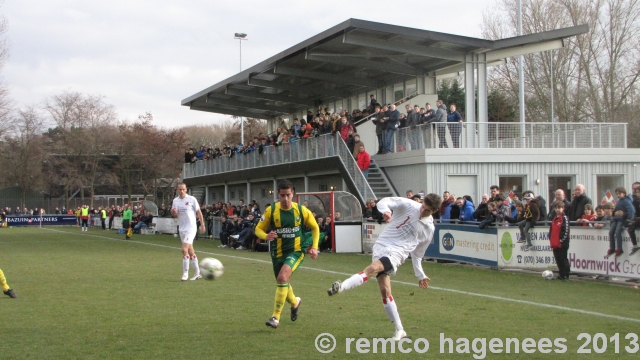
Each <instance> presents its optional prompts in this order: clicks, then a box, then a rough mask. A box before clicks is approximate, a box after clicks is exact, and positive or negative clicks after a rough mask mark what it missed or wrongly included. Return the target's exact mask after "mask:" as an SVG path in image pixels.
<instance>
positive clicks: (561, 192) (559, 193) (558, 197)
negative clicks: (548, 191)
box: [547, 189, 571, 220]
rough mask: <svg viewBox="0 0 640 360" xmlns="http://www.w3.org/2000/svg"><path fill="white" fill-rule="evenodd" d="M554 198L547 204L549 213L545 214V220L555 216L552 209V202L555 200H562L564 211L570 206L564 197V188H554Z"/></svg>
mask: <svg viewBox="0 0 640 360" xmlns="http://www.w3.org/2000/svg"><path fill="white" fill-rule="evenodd" d="M554 199H555V200H554V201H552V202H551V204H549V213H548V215H547V220H553V219H554V218H555V216H556V212H555V210H554V209H553V206H554V203H555V202H556V201H562V202H563V203H564V209H563V211H564V212H566V211H568V210H569V208H570V207H571V203H570V202H569V201H568V200H567V198H566V197H565V195H564V190H562V189H558V190H556V192H555V198H554ZM564 212H563V214H565V213H564ZM565 215H566V214H565Z"/></svg>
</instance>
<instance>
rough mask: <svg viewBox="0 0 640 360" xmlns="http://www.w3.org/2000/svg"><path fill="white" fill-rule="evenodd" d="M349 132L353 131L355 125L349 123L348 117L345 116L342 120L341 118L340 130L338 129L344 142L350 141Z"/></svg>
mask: <svg viewBox="0 0 640 360" xmlns="http://www.w3.org/2000/svg"><path fill="white" fill-rule="evenodd" d="M349 130H351V131H353V125H351V124H349V123H348V122H347V117H346V116H343V117H342V118H340V128H339V129H338V131H339V132H340V137H341V138H342V140H344V142H347V140H348V139H349Z"/></svg>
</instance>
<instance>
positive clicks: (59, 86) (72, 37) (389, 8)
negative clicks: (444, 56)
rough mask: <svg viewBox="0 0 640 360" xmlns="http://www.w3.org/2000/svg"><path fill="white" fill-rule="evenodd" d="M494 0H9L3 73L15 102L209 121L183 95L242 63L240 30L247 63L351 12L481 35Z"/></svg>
mask: <svg viewBox="0 0 640 360" xmlns="http://www.w3.org/2000/svg"><path fill="white" fill-rule="evenodd" d="M495 1H496V0H464V1H462V0H449V1H446V2H445V3H442V2H439V1H430V0H427V1H424V0H422V1H400V2H393V1H377V0H368V1H348V0H347V1H345V0H341V1H334V0H323V1H319V2H318V1H299V0H298V1H290V0H279V1H275V2H274V1H258V0H254V1H245V0H234V1H220V0H209V1H202V0H191V1H177V0H175V1H168V0H154V1H142V0H127V1H122V0H110V1H89V0H84V1H72V0H47V1H42V0H37V1H36V0H4V3H3V4H2V5H1V6H0V13H1V14H3V15H4V16H5V18H6V19H7V21H8V25H9V30H8V33H7V38H8V41H9V44H10V57H9V60H8V62H7V64H6V66H5V67H4V69H3V70H2V73H1V74H0V75H1V76H2V78H3V79H4V81H5V83H6V84H7V85H8V87H9V89H10V91H11V97H12V98H13V100H14V101H15V104H16V107H21V106H25V105H41V104H43V103H44V100H45V99H46V98H48V97H50V96H53V95H56V94H60V93H62V92H63V91H74V92H80V93H84V94H91V95H102V96H104V98H105V102H107V103H109V104H112V105H114V106H115V107H116V110H117V112H118V117H119V119H121V120H124V119H129V120H132V119H136V118H137V117H138V115H140V114H145V113H146V112H150V113H152V114H153V117H154V124H155V125H158V126H160V127H163V128H174V127H179V126H184V125H195V124H211V123H214V122H219V121H224V120H225V119H227V118H229V117H228V116H224V115H221V114H213V113H206V112H201V111H192V110H189V108H188V107H185V106H181V105H180V102H181V100H182V99H184V98H186V97H188V96H191V95H193V94H195V93H197V92H199V91H201V90H203V89H205V88H206V87H209V86H211V85H213V84H215V83H218V82H220V81H222V80H224V79H226V78H228V77H231V76H233V75H235V74H237V73H238V72H239V69H240V64H239V62H240V61H239V43H238V40H235V39H234V38H233V35H234V33H236V32H243V33H246V34H248V36H247V39H248V41H243V43H242V68H243V69H246V68H248V67H251V66H253V65H255V64H257V63H259V62H261V61H263V60H265V59H267V58H268V57H271V56H273V55H275V54H277V53H279V52H281V51H283V50H285V49H288V48H289V47H292V46H294V45H296V44H298V43H300V42H302V41H304V40H306V39H308V38H310V37H312V36H314V35H316V34H318V33H319V32H321V31H324V30H326V29H328V28H330V27H332V26H334V25H336V24H339V23H341V22H343V21H345V20H347V19H349V18H356V19H362V20H369V21H376V22H382V23H388V24H393V25H401V26H407V27H413V28H418V29H425V30H432V31H438V32H444V33H451V34H457V35H465V36H471V37H480V34H481V23H482V14H483V12H486V11H489V10H490V9H491V8H493V7H494V6H495ZM274 4H275V5H274Z"/></svg>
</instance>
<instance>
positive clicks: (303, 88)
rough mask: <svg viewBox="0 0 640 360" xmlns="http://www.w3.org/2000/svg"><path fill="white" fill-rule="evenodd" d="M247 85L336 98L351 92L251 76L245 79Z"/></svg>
mask: <svg viewBox="0 0 640 360" xmlns="http://www.w3.org/2000/svg"><path fill="white" fill-rule="evenodd" d="M247 85H250V86H259V87H266V88H271V89H280V90H287V91H294V92H300V93H304V94H318V95H323V96H333V97H337V98H346V97H349V96H351V93H350V92H348V91H342V90H331V89H325V88H322V87H320V86H314V87H310V86H307V85H292V84H285V83H281V82H277V81H268V80H260V79H252V78H249V81H247Z"/></svg>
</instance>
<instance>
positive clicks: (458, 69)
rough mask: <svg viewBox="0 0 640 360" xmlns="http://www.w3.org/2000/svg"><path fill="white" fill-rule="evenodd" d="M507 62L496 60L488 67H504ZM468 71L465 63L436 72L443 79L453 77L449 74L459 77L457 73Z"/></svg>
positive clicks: (490, 62) (489, 63)
mask: <svg viewBox="0 0 640 360" xmlns="http://www.w3.org/2000/svg"><path fill="white" fill-rule="evenodd" d="M506 63H507V62H506V61H505V60H495V61H487V67H490V66H497V65H504V64H506ZM465 70H466V65H465V64H464V63H461V64H456V65H453V66H449V67H447V68H444V69H441V70H438V71H436V76H437V77H438V79H443V78H447V77H451V76H447V75H449V74H454V75H453V76H457V73H459V72H463V71H465Z"/></svg>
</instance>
